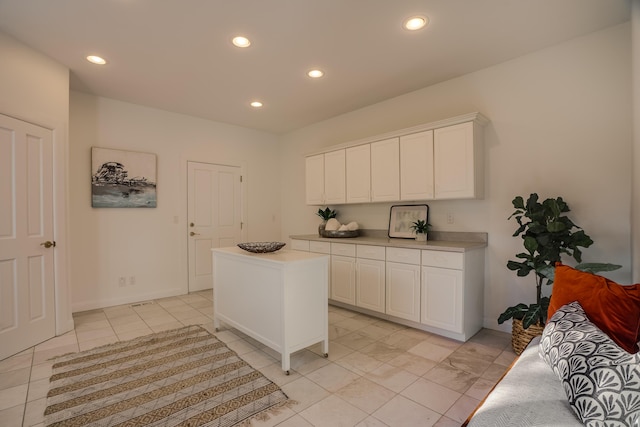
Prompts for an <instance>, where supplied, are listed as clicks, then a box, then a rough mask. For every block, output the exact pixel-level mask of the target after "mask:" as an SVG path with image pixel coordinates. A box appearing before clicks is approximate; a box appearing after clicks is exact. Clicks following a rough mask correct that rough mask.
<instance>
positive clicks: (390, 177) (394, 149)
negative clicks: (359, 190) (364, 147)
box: [371, 138, 400, 202]
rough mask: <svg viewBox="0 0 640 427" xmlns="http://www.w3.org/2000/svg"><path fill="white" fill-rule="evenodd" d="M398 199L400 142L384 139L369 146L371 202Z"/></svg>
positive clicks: (393, 139)
mask: <svg viewBox="0 0 640 427" xmlns="http://www.w3.org/2000/svg"><path fill="white" fill-rule="evenodd" d="M399 199H400V140H399V138H391V139H385V140H383V141H377V142H374V143H372V144H371V201H372V202H393V201H396V200H399Z"/></svg>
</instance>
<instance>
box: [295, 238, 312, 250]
mask: <svg viewBox="0 0 640 427" xmlns="http://www.w3.org/2000/svg"><path fill="white" fill-rule="evenodd" d="M291 249H293V250H294V251H308V250H309V241H308V240H297V239H291Z"/></svg>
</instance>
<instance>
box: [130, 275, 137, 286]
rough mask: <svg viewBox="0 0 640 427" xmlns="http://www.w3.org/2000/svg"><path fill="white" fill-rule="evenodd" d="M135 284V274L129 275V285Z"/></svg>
mask: <svg viewBox="0 0 640 427" xmlns="http://www.w3.org/2000/svg"><path fill="white" fill-rule="evenodd" d="M135 284H136V276H129V285H131V286H133V285H135Z"/></svg>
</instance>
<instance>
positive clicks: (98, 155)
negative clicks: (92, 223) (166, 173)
mask: <svg viewBox="0 0 640 427" xmlns="http://www.w3.org/2000/svg"><path fill="white" fill-rule="evenodd" d="M91 206H92V207H94V208H155V207H156V155H155V154H152V153H138V152H134V151H125V150H114V149H110V148H99V147H92V148H91Z"/></svg>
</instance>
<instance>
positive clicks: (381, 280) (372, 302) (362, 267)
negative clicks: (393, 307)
mask: <svg viewBox="0 0 640 427" xmlns="http://www.w3.org/2000/svg"><path fill="white" fill-rule="evenodd" d="M384 259H385V249H384V247H383V246H369V245H356V306H358V307H362V308H366V309H368V310H373V311H377V312H380V313H384V310H385V303H384V301H385V273H384V272H385V265H384Z"/></svg>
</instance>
